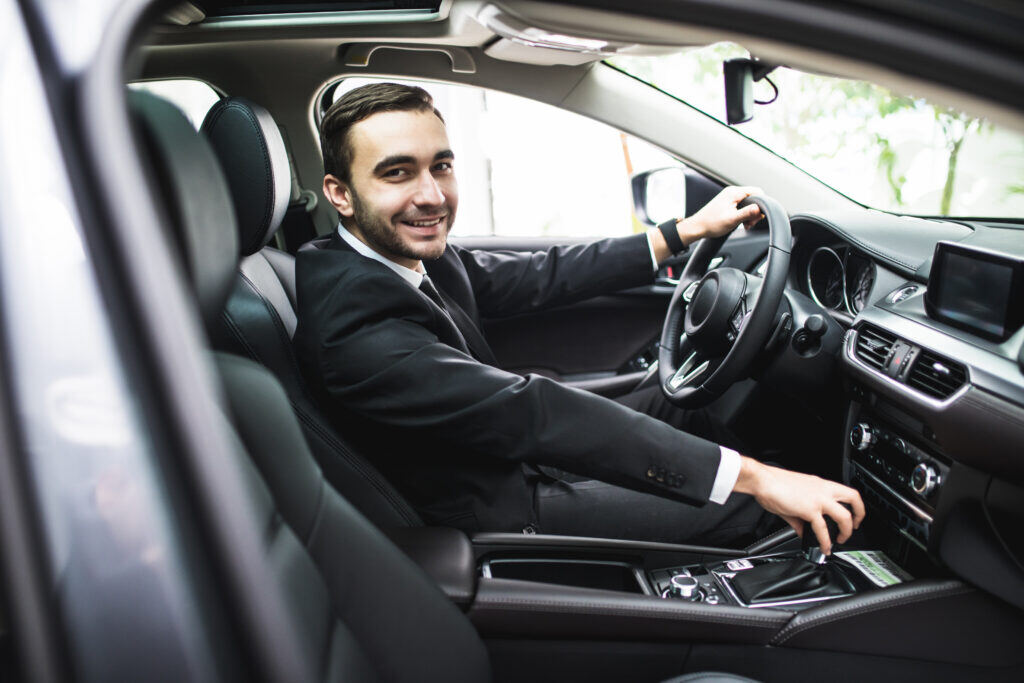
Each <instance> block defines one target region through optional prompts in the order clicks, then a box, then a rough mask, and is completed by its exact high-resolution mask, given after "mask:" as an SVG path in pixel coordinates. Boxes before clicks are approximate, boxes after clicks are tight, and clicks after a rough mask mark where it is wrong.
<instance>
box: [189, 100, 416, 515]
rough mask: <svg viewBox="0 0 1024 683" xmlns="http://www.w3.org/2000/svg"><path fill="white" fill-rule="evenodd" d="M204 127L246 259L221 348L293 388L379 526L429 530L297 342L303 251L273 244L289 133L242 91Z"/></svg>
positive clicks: (332, 464) (217, 341)
mask: <svg viewBox="0 0 1024 683" xmlns="http://www.w3.org/2000/svg"><path fill="white" fill-rule="evenodd" d="M200 132H201V133H202V134H203V135H205V136H206V138H207V140H209V142H210V144H211V146H212V147H213V150H214V152H215V154H216V155H217V158H218V160H219V161H220V165H221V169H222V171H223V172H224V176H225V179H226V180H227V185H228V189H229V190H230V193H231V201H232V204H233V205H234V210H235V214H236V216H237V218H238V221H237V229H238V238H237V239H238V246H239V255H240V256H241V262H240V263H239V266H238V274H237V276H236V278H235V283H234V287H233V289H232V291H231V295H230V297H229V298H228V302H227V305H226V306H225V307H224V311H223V313H222V315H221V320H220V324H219V325H218V326H217V328H216V329H214V330H212V336H213V342H214V347H215V348H217V349H220V350H223V351H228V352H230V353H234V354H237V355H240V356H245V357H247V358H251V359H252V360H254V361H256V362H258V363H260V364H261V365H263V366H265V367H266V368H268V369H269V370H270V371H272V372H273V373H274V375H275V376H276V377H277V379H278V380H279V381H280V382H281V384H282V385H283V386H284V388H285V391H286V392H287V394H288V399H289V401H290V402H291V405H292V409H293V410H294V411H295V415H296V417H298V418H299V423H300V424H301V425H302V431H303V434H304V435H305V437H306V441H307V442H308V444H309V446H310V449H311V450H312V451H313V455H314V456H315V457H316V460H317V462H318V463H319V464H320V467H322V468H323V471H324V474H325V476H326V477H327V479H328V481H330V482H331V483H332V484H333V485H334V487H335V488H336V489H338V491H339V492H340V493H341V494H342V495H343V496H344V497H345V498H346V499H347V500H349V501H350V502H351V503H352V504H353V505H355V506H356V508H358V509H359V511H360V512H362V513H363V514H364V515H366V516H367V517H368V518H369V519H370V520H371V521H373V522H374V523H375V524H376V525H377V526H379V527H381V528H383V529H387V528H394V527H407V526H422V525H423V520H422V519H421V518H420V516H419V514H417V512H416V511H415V510H414V509H413V508H412V506H411V505H410V504H409V503H408V502H407V501H406V500H405V498H404V497H403V496H402V494H401V493H399V492H398V491H397V490H396V489H395V487H394V486H392V485H391V483H390V482H388V481H387V479H385V478H384V476H383V475H381V473H380V472H379V471H378V470H377V469H376V468H375V467H374V466H373V465H372V464H371V463H370V462H369V460H367V458H365V457H364V456H363V455H362V454H361V453H359V452H358V451H357V450H356V449H355V448H354V447H353V446H352V445H351V444H349V443H348V442H347V441H346V440H345V439H344V438H343V437H342V436H341V435H340V434H338V433H337V432H336V431H335V430H334V428H333V427H332V426H331V424H330V423H329V422H328V421H327V420H326V419H325V418H324V417H323V415H322V414H321V413H320V410H319V408H318V407H317V405H316V403H315V402H314V401H313V399H312V397H311V396H310V394H309V392H308V390H307V388H306V383H305V381H304V380H303V378H302V375H301V373H300V371H299V367H298V363H297V361H296V359H295V351H294V349H293V347H292V337H293V335H294V334H295V326H296V314H295V307H296V297H295V257H294V256H292V255H291V254H289V253H287V252H284V251H280V250H278V249H274V248H273V247H270V246H267V245H268V243H269V242H270V240H271V239H272V238H273V237H274V234H275V233H276V232H277V231H278V229H279V228H280V227H281V221H282V219H283V217H284V215H285V212H286V210H287V208H288V200H289V193H290V179H291V167H290V165H289V163H288V155H287V152H286V150H285V146H284V141H283V139H282V137H281V132H280V130H279V129H278V127H277V124H276V123H274V119H273V117H272V116H271V115H270V112H268V111H267V110H266V109H264V108H263V107H261V106H259V105H258V104H255V103H253V102H250V101H248V100H246V99H244V98H241V97H228V98H225V99H222V100H220V101H219V102H218V103H217V104H215V105H214V106H213V107H212V108H211V109H210V111H209V112H208V113H207V115H206V118H205V120H204V121H203V124H202V127H201V128H200Z"/></svg>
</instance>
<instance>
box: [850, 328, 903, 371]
mask: <svg viewBox="0 0 1024 683" xmlns="http://www.w3.org/2000/svg"><path fill="white" fill-rule="evenodd" d="M895 344H896V337H895V336H894V335H891V334H889V333H888V332H883V331H882V330H880V329H878V328H877V327H874V326H871V325H865V326H863V327H861V328H860V331H858V332H857V347H856V349H855V351H854V353H856V354H857V358H858V359H859V360H861V361H863V362H864V363H866V364H868V365H870V366H871V367H873V368H875V369H876V370H879V371H881V372H885V364H886V363H888V362H889V354H890V352H891V351H892V347H893V346H894V345H895Z"/></svg>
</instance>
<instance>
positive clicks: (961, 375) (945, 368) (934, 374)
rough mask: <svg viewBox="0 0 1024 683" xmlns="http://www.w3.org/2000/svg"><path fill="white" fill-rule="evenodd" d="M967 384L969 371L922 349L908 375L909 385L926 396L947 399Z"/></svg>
mask: <svg viewBox="0 0 1024 683" xmlns="http://www.w3.org/2000/svg"><path fill="white" fill-rule="evenodd" d="M965 382H967V370H966V369H965V368H964V366H962V365H960V364H959V363H954V362H953V361H951V360H949V359H948V358H944V357H943V356H940V355H939V354H937V353H932V352H931V351H929V350H927V349H921V353H920V354H918V356H917V360H916V361H914V366H913V367H912V368H910V374H909V375H907V385H908V386H910V387H911V388H913V389H917V390H918V391H920V392H921V393H922V394H925V395H926V396H931V397H932V398H938V399H945V398H949V397H950V396H952V395H953V394H954V393H955V392H956V390H957V389H959V388H960V387H962V386H963V385H964V383H965Z"/></svg>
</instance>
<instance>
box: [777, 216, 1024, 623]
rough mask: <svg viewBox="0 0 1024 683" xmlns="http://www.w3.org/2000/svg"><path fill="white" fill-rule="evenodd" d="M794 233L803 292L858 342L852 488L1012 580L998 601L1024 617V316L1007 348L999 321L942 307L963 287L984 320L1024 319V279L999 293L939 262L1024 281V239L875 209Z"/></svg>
mask: <svg viewBox="0 0 1024 683" xmlns="http://www.w3.org/2000/svg"><path fill="white" fill-rule="evenodd" d="M791 223H792V225H793V233H794V243H793V251H792V260H791V272H790V281H789V286H790V288H791V289H793V290H796V291H798V292H800V293H802V294H804V295H806V296H807V297H810V298H811V299H812V300H813V301H814V302H815V303H816V304H817V305H818V306H820V307H821V308H822V309H824V310H825V312H827V313H828V314H829V316H831V317H832V318H833V320H835V321H836V322H837V323H839V325H840V326H841V327H842V328H843V329H844V330H845V332H844V336H843V341H842V345H841V349H840V351H839V353H840V365H841V368H842V375H843V384H844V388H845V390H846V391H847V393H848V396H849V402H848V404H847V415H846V419H845V426H844V430H845V431H844V434H843V443H844V448H843V472H844V477H845V479H846V481H847V482H848V483H850V484H851V485H853V486H855V487H856V488H858V489H859V490H860V491H861V493H862V496H863V497H864V499H865V503H866V504H867V505H868V507H869V510H870V514H871V515H873V516H874V517H875V518H881V519H884V520H885V524H887V525H888V527H889V528H890V529H891V530H893V531H895V532H896V535H897V536H898V537H899V538H901V539H903V542H904V543H907V544H911V545H914V546H916V547H919V548H920V549H922V550H924V551H926V553H927V554H928V556H929V557H931V558H932V559H933V560H935V561H937V562H939V563H940V564H943V565H945V566H946V567H947V568H949V569H952V570H953V571H954V572H955V573H957V574H959V575H961V576H968V577H977V576H978V575H979V572H980V573H982V574H983V575H986V576H991V577H998V581H999V582H1001V585H1000V586H994V587H992V588H993V590H994V592H996V593H997V594H1000V595H1001V596H1002V597H1004V598H1005V599H1008V600H1011V601H1012V602H1014V603H1016V604H1018V605H1020V606H1024V571H1022V570H1021V567H1022V566H1024V537H1022V533H1021V531H1020V529H1021V528H1024V486H1022V484H1024V328H1022V322H1024V318H1022V317H1021V314H1020V311H1019V310H1017V309H1014V308H1013V306H1009V307H1008V308H1007V311H1008V312H1007V313H1006V314H1005V316H1004V319H1003V323H1005V324H1004V325H1003V327H1002V328H1000V329H1002V330H1003V333H1002V334H1000V335H996V336H993V335H992V334H991V329H992V328H998V327H999V326H998V325H995V324H994V322H993V321H990V320H987V319H986V320H982V321H980V322H978V321H976V322H975V323H973V324H972V325H973V326H971V325H964V324H963V321H962V320H958V319H956V317H955V316H949V315H946V314H945V313H944V312H943V311H942V310H938V309H937V308H936V306H935V305H934V301H935V300H937V299H936V296H937V293H938V292H939V291H944V288H945V289H948V288H949V287H950V284H949V283H950V282H953V283H955V286H956V288H957V291H961V292H968V293H969V296H968V297H967V298H965V299H963V301H961V306H962V307H963V306H970V308H969V310H968V312H969V313H971V315H975V316H977V315H979V311H980V312H985V313H984V315H986V316H989V317H991V315H992V314H991V313H988V311H992V310H994V309H995V308H998V306H994V305H993V304H992V303H991V302H993V301H995V302H1001V301H1004V300H1006V301H1011V302H1017V303H1016V304H1014V305H1016V306H1018V309H1019V308H1020V306H1021V304H1020V302H1022V301H1024V291H1022V290H1024V275H1021V276H1020V277H1018V276H1016V275H1014V277H1017V279H1012V278H1009V276H1007V278H1003V280H1000V282H1002V283H1003V284H1002V285H1000V286H1001V287H1003V288H1004V290H1005V291H994V290H993V288H992V286H991V285H989V284H986V285H985V286H984V287H981V286H979V285H978V282H983V283H989V282H995V281H996V280H995V279H993V278H992V277H990V278H989V279H988V280H985V279H984V277H981V276H980V275H979V274H978V271H977V267H978V264H980V263H981V261H976V262H975V263H974V264H973V265H971V266H970V268H968V267H965V266H964V265H963V264H961V263H960V261H958V260H956V259H945V260H944V259H943V258H938V259H936V258H935V257H936V254H937V253H938V254H939V256H940V257H941V256H942V252H944V251H947V252H949V253H954V254H956V255H957V256H958V258H959V255H961V254H968V255H975V256H977V257H978V258H979V259H980V258H987V259H989V260H990V261H996V262H998V263H1000V264H1010V265H1009V266H1008V267H1010V266H1012V267H1017V268H1018V269H1019V271H1020V272H1021V273H1024V265H1015V264H1022V263H1024V227H1022V226H1011V225H1001V224H994V223H987V222H985V223H982V222H970V223H968V222H953V221H937V220H924V219H916V218H904V217H898V216H892V215H889V214H881V213H880V212H871V211H867V212H860V213H859V214H855V215H854V214H846V215H837V214H826V213H822V214H798V215H796V216H793V217H792V218H791ZM939 243H942V245H943V246H942V248H941V249H939V252H937V251H936V245H938V244H939ZM935 260H937V261H938V263H939V266H935V265H934V263H933V261H935ZM946 261H948V262H949V263H952V264H953V266H949V265H948V263H947V265H945V266H943V263H945V262H946ZM971 268H974V269H975V270H971ZM1011 269H1012V268H1011ZM991 272H996V271H991ZM1007 272H1009V271H1007ZM1014 272H1017V271H1014ZM929 290H933V291H932V292H931V294H929ZM982 290H984V291H982ZM968 299H969V300H968ZM1000 305H1001V304H1000ZM937 310H938V312H937ZM989 323H992V325H990V324H989Z"/></svg>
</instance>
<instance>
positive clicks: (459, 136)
mask: <svg viewBox="0 0 1024 683" xmlns="http://www.w3.org/2000/svg"><path fill="white" fill-rule="evenodd" d="M379 80H381V79H368V78H348V79H345V80H344V81H341V82H340V83H338V84H337V86H336V87H335V88H334V89H333V91H328V98H329V100H330V102H327V104H330V103H331V102H334V101H337V99H338V98H339V97H341V96H342V95H343V94H344V93H346V92H348V91H350V90H352V89H353V88H356V87H358V86H361V85H365V84H367V83H371V82H375V81H379ZM389 80H395V79H389ZM400 82H407V83H410V84H412V85H418V86H420V87H423V88H425V89H426V90H427V91H428V92H430V94H431V95H432V96H433V98H434V103H435V105H436V106H437V108H438V110H439V111H440V112H441V114H442V115H443V116H444V118H445V121H446V123H447V128H448V136H449V139H450V141H451V144H452V150H453V151H454V152H455V158H456V162H455V172H456V177H457V179H458V182H459V210H458V218H457V220H456V221H455V225H454V227H453V229H452V234H453V235H462V236H475V235H497V236H502V237H613V236H619V235H629V234H631V233H633V232H641V231H643V230H645V229H646V228H647V226H645V225H643V224H641V223H640V222H639V221H638V220H637V219H636V217H635V216H634V215H633V203H632V196H631V194H630V183H629V178H630V176H631V175H632V174H633V173H638V172H641V171H645V170H650V169H653V168H661V167H666V166H681V165H682V164H681V163H680V162H679V161H677V160H676V159H674V158H673V157H672V156H670V155H668V154H666V153H665V152H664V151H662V150H660V149H658V148H656V147H654V146H652V145H650V144H648V143H647V142H644V141H643V140H640V139H638V138H635V137H632V136H630V135H625V134H623V133H620V132H619V131H617V130H615V129H613V128H611V127H609V126H606V125H604V124H602V123H599V122H597V121H593V120H591V119H588V118H586V117H584V116H580V115H578V114H574V113H572V112H567V111H563V110H561V109H558V108H556V107H552V106H550V105H546V104H543V103H540V102H536V101H533V100H528V99H525V98H522V97H516V96H514V95H508V94H505V93H500V92H495V91H491V90H484V89H482V88H473V87H468V86H461V85H449V84H442V83H426V82H414V81H400Z"/></svg>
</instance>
